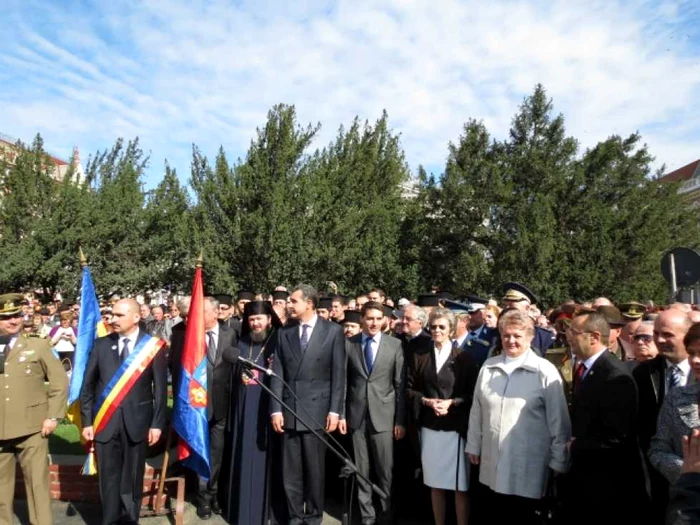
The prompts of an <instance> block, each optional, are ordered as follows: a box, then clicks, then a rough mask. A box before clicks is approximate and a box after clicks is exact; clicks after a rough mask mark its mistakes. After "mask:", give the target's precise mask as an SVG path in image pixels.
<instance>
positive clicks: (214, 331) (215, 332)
mask: <svg viewBox="0 0 700 525" xmlns="http://www.w3.org/2000/svg"><path fill="white" fill-rule="evenodd" d="M209 332H211V335H213V336H214V348H216V349H218V347H219V323H218V322H217V323H216V325H214V328H205V329H204V341H205V343H206V344H207V346H209Z"/></svg>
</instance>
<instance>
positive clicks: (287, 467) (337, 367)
mask: <svg viewBox="0 0 700 525" xmlns="http://www.w3.org/2000/svg"><path fill="white" fill-rule="evenodd" d="M317 306H318V293H317V292H316V290H315V289H314V288H313V287H312V286H309V285H306V284H301V285H299V286H297V287H296V288H295V289H294V290H293V291H292V293H291V295H290V296H289V316H290V318H291V319H294V320H295V321H298V323H297V324H293V325H291V326H286V327H284V328H282V329H280V330H279V331H278V333H277V338H278V339H277V349H276V352H275V356H274V358H273V370H274V371H275V373H276V374H277V375H279V376H280V377H282V378H284V380H285V381H286V382H287V383H288V384H289V386H290V388H292V389H293V390H294V393H295V394H296V396H297V397H298V398H299V401H298V402H297V401H296V399H294V397H293V396H292V394H291V392H289V391H286V390H285V389H284V388H283V385H282V383H281V381H279V380H278V379H276V378H274V377H273V378H272V381H271V386H272V390H273V391H274V392H275V394H276V395H277V396H278V397H280V398H281V399H282V400H283V401H284V402H285V403H286V404H288V405H289V406H290V407H291V408H293V409H294V410H295V411H296V412H298V413H300V415H301V416H302V417H304V416H306V417H304V419H306V420H307V421H308V423H309V425H312V426H313V428H314V430H321V429H322V428H323V426H324V424H325V429H326V430H328V431H329V432H333V431H334V430H335V429H336V428H337V427H338V421H339V414H340V413H341V412H342V409H343V401H344V397H345V338H344V336H343V329H342V327H341V326H340V325H339V324H337V323H334V322H332V321H327V320H325V319H321V318H320V317H319V316H318V315H317V314H316V308H317ZM302 405H303V407H304V408H303V409H302ZM270 412H271V423H272V428H273V430H274V431H275V432H278V433H284V440H283V457H284V459H283V465H282V471H283V477H284V492H285V495H286V498H287V506H288V508H289V516H290V520H289V523H290V525H301V524H308V525H320V524H321V521H322V519H323V498H324V483H325V468H326V467H325V466H326V461H325V459H326V450H325V447H324V445H323V444H322V443H321V442H320V441H319V440H318V439H317V438H316V437H315V436H314V435H312V433H311V432H310V431H309V429H308V428H307V427H306V426H304V425H303V424H302V423H301V421H299V420H297V419H296V418H295V417H294V416H292V414H291V413H290V412H289V411H288V410H286V409H283V407H282V406H281V405H280V403H279V402H277V401H276V400H274V399H273V400H271V402H270Z"/></svg>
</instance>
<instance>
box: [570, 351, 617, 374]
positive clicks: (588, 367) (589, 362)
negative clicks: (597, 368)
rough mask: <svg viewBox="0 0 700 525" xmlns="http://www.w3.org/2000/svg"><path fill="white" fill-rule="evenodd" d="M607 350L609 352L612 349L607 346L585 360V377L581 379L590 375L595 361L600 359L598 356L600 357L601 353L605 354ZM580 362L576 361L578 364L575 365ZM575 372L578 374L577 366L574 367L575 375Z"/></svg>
mask: <svg viewBox="0 0 700 525" xmlns="http://www.w3.org/2000/svg"><path fill="white" fill-rule="evenodd" d="M606 351H608V352H609V351H610V350H609V349H607V348H605V349H603V350H601V351H600V352H598V353H597V354H595V355H592V356H591V357H589V358H588V359H586V360H585V361H584V362H583V365H584V366H585V367H586V368H584V370H583V377H581V381H583V379H584V378H585V377H586V376H587V375H588V372H590V371H591V368H592V367H593V365H594V364H595V362H596V361H597V360H598V358H599V357H600V356H601V355H603V352H606ZM578 363H579V361H577V362H576V365H575V366H578ZM575 374H576V368H575V367H574V375H575Z"/></svg>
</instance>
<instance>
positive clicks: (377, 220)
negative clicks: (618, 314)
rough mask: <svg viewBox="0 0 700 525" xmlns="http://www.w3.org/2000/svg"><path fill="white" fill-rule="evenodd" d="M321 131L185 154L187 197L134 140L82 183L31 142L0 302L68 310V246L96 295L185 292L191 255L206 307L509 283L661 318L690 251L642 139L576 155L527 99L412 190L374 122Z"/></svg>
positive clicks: (12, 212)
mask: <svg viewBox="0 0 700 525" xmlns="http://www.w3.org/2000/svg"><path fill="white" fill-rule="evenodd" d="M319 129H320V124H306V125H304V124H301V123H300V122H299V120H298V117H297V114H296V110H295V108H294V106H289V105H284V104H279V105H277V106H275V107H273V108H272V109H271V110H270V112H269V113H268V116H267V120H266V122H265V123H263V124H262V125H261V127H259V128H258V129H257V131H256V133H255V136H254V137H253V139H252V141H251V143H250V146H249V148H248V151H247V153H246V155H245V157H244V158H242V159H236V160H235V161H232V160H230V159H229V158H228V157H227V156H226V153H225V151H224V149H223V147H222V148H220V149H219V151H218V153H217V155H216V158H215V159H214V160H213V162H210V161H209V160H208V159H207V158H206V156H205V155H203V154H202V153H201V151H200V149H199V148H198V147H197V146H196V145H193V146H192V161H191V166H190V176H189V179H188V180H187V181H186V182H187V184H186V185H185V184H183V180H181V179H180V178H179V177H178V174H177V173H176V171H175V169H173V168H171V167H170V165H169V164H168V163H167V162H165V164H164V168H163V177H162V180H161V181H160V182H159V184H158V185H157V186H156V187H155V189H153V190H151V191H145V190H144V187H143V176H144V169H145V168H146V166H147V165H148V162H149V159H148V158H147V157H146V156H145V155H144V153H143V151H142V149H141V145H140V143H139V141H138V139H133V140H129V141H125V140H123V139H118V140H117V141H116V142H115V144H114V145H113V146H112V147H111V148H110V149H108V150H105V151H103V152H97V153H96V154H95V155H94V156H92V157H91V158H90V161H89V162H88V164H87V167H86V170H85V174H86V177H85V179H84V180H82V181H76V180H75V178H74V177H73V173H72V171H71V170H69V173H67V174H66V176H65V178H64V180H63V181H56V180H54V179H52V178H51V176H50V174H49V171H48V167H47V166H49V165H50V164H49V161H48V159H47V155H46V152H45V151H44V146H43V142H42V139H41V137H40V136H39V135H37V137H36V138H35V140H34V141H33V142H32V144H29V145H25V144H18V151H19V155H18V156H17V157H16V160H15V161H14V162H13V163H9V162H6V161H1V162H2V163H1V164H0V187H2V188H5V192H4V194H3V196H2V198H0V252H1V253H3V254H4V264H3V265H0V289H2V290H6V291H7V290H13V291H15V290H25V291H26V290H34V289H43V290H44V291H46V292H47V293H49V294H50V293H53V292H55V291H62V292H63V293H64V295H66V294H67V295H68V296H70V295H75V294H76V293H77V290H76V288H77V285H78V281H79V264H78V261H77V252H78V247H82V248H83V250H84V252H85V253H86V254H87V255H88V257H89V259H90V264H91V268H92V273H93V276H94V278H95V281H96V287H97V289H98V291H99V292H100V293H102V294H105V295H106V294H108V293H112V292H121V293H123V294H129V293H136V292H145V291H148V290H157V289H166V290H170V291H173V292H184V291H187V290H188V289H189V286H190V279H191V275H192V267H193V264H194V261H195V259H196V258H197V256H198V255H199V253H200V251H203V253H204V257H205V272H206V282H207V285H208V288H209V290H208V291H209V292H211V293H223V292H235V291H236V290H238V289H240V288H247V289H253V290H256V291H261V292H263V291H264V292H269V291H271V290H272V289H273V288H274V287H275V286H276V285H279V284H284V285H287V286H293V285H294V284H296V283H297V282H302V281H305V282H311V283H313V284H315V285H316V286H317V287H319V288H320V289H322V290H325V289H326V288H327V286H328V282H329V281H334V282H335V283H336V284H337V285H338V287H339V291H340V292H341V293H346V294H353V293H358V292H360V291H367V290H368V289H369V288H370V287H372V286H379V287H382V288H384V289H386V291H387V292H388V293H389V294H390V295H393V296H395V297H396V296H399V295H405V296H415V295H416V294H418V293H421V292H423V291H426V290H428V289H430V288H431V287H434V286H437V287H439V288H441V289H444V290H449V291H452V292H453V293H456V294H465V293H478V294H484V295H493V296H496V297H497V296H498V294H499V293H500V287H501V285H502V283H503V282H505V281H509V280H516V281H520V282H523V283H526V284H527V285H528V286H530V287H531V288H532V289H533V290H534V291H535V292H536V293H537V294H538V295H539V296H540V297H541V299H542V302H543V303H544V304H545V305H553V304H555V303H557V302H560V301H563V300H565V299H569V298H573V299H576V300H579V301H582V300H585V299H588V298H592V297H594V296H597V295H607V296H610V297H612V298H614V299H616V300H619V301H623V300H632V299H636V300H646V299H654V300H662V301H663V300H664V299H665V298H666V291H667V287H666V285H665V283H664V281H663V279H662V277H661V274H660V272H659V261H660V259H661V256H662V254H663V253H664V252H665V251H666V250H668V249H669V248H671V247H674V246H689V247H697V246H698V242H699V241H698V239H700V235H698V233H700V231H699V229H698V228H699V224H700V221H699V220H698V219H699V218H700V217H699V215H698V213H700V212H698V209H697V208H690V207H688V206H686V205H685V204H684V203H683V202H682V201H681V199H680V196H679V195H678V191H677V190H678V187H677V185H676V184H668V183H664V184H661V183H659V182H658V177H659V175H660V172H656V173H655V172H653V169H652V166H653V161H654V159H653V157H652V155H651V153H650V152H649V151H648V149H647V147H646V145H644V144H643V139H642V137H641V136H640V135H639V134H638V133H633V134H631V135H630V136H628V137H621V136H617V135H612V136H610V137H609V138H608V139H606V140H605V141H602V142H600V143H598V144H596V145H595V146H593V147H591V148H590V149H586V150H584V151H581V148H580V147H579V144H578V141H577V140H576V139H575V138H574V137H571V136H569V135H568V134H567V132H566V126H565V119H564V116H563V115H561V114H556V113H555V110H554V104H553V101H552V100H551V99H550V98H548V96H547V94H546V91H545V89H544V88H543V87H542V86H540V85H538V86H536V87H535V89H534V91H533V93H532V94H531V95H530V96H528V97H526V98H525V99H524V101H523V103H522V105H521V106H520V108H519V110H518V112H517V113H516V115H515V116H514V117H513V120H512V123H511V128H510V132H509V133H508V135H507V137H505V138H503V139H497V138H494V137H493V136H491V134H490V133H489V130H488V129H487V128H486V126H485V125H484V123H483V122H480V121H476V120H473V119H468V120H467V121H466V123H465V124H464V127H463V130H462V133H461V135H460V136H459V137H456V138H455V140H454V142H450V143H449V144H448V145H447V159H446V163H445V167H444V170H443V171H442V172H441V173H439V174H428V173H426V172H425V170H424V169H423V168H422V167H419V168H418V171H417V173H416V174H415V176H412V174H411V172H410V169H409V167H408V165H407V163H406V160H405V155H404V151H403V148H402V145H401V137H400V135H399V134H397V133H396V132H394V131H393V130H392V129H391V126H390V123H389V117H388V115H387V114H386V113H383V114H382V115H381V116H380V117H379V118H378V119H377V120H376V121H374V122H369V121H361V120H360V119H359V118H355V119H354V120H353V121H352V122H350V123H349V125H348V126H347V127H345V126H342V127H340V129H339V130H338V132H337V135H336V137H335V138H334V139H333V140H332V141H331V142H330V143H329V144H327V145H325V146H324V147H322V148H320V149H315V150H314V149H312V148H313V145H314V142H315V140H316V139H317V136H318V132H319ZM407 184H408V185H411V184H412V185H414V187H415V188H416V190H417V193H416V194H415V195H410V196H409V195H407V194H406V193H405V187H406V185H407Z"/></svg>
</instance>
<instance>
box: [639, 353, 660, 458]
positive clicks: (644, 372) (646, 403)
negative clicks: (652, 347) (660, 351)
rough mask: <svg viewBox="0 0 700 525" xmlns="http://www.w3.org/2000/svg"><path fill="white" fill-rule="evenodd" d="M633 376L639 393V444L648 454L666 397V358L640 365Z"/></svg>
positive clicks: (658, 358)
mask: <svg viewBox="0 0 700 525" xmlns="http://www.w3.org/2000/svg"><path fill="white" fill-rule="evenodd" d="M632 376H633V377H634V380H635V382H636V383H637V391H638V392H639V423H638V432H639V444H640V446H641V447H642V451H643V452H644V453H645V454H646V453H647V452H648V451H649V443H650V442H651V438H652V437H654V434H656V422H657V420H658V418H659V411H660V410H661V405H662V404H663V402H664V397H665V396H666V358H665V357H663V356H662V355H657V356H656V357H655V358H654V359H650V360H649V361H644V362H643V363H639V365H638V366H637V367H636V368H635V369H634V370H633V371H632Z"/></svg>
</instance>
